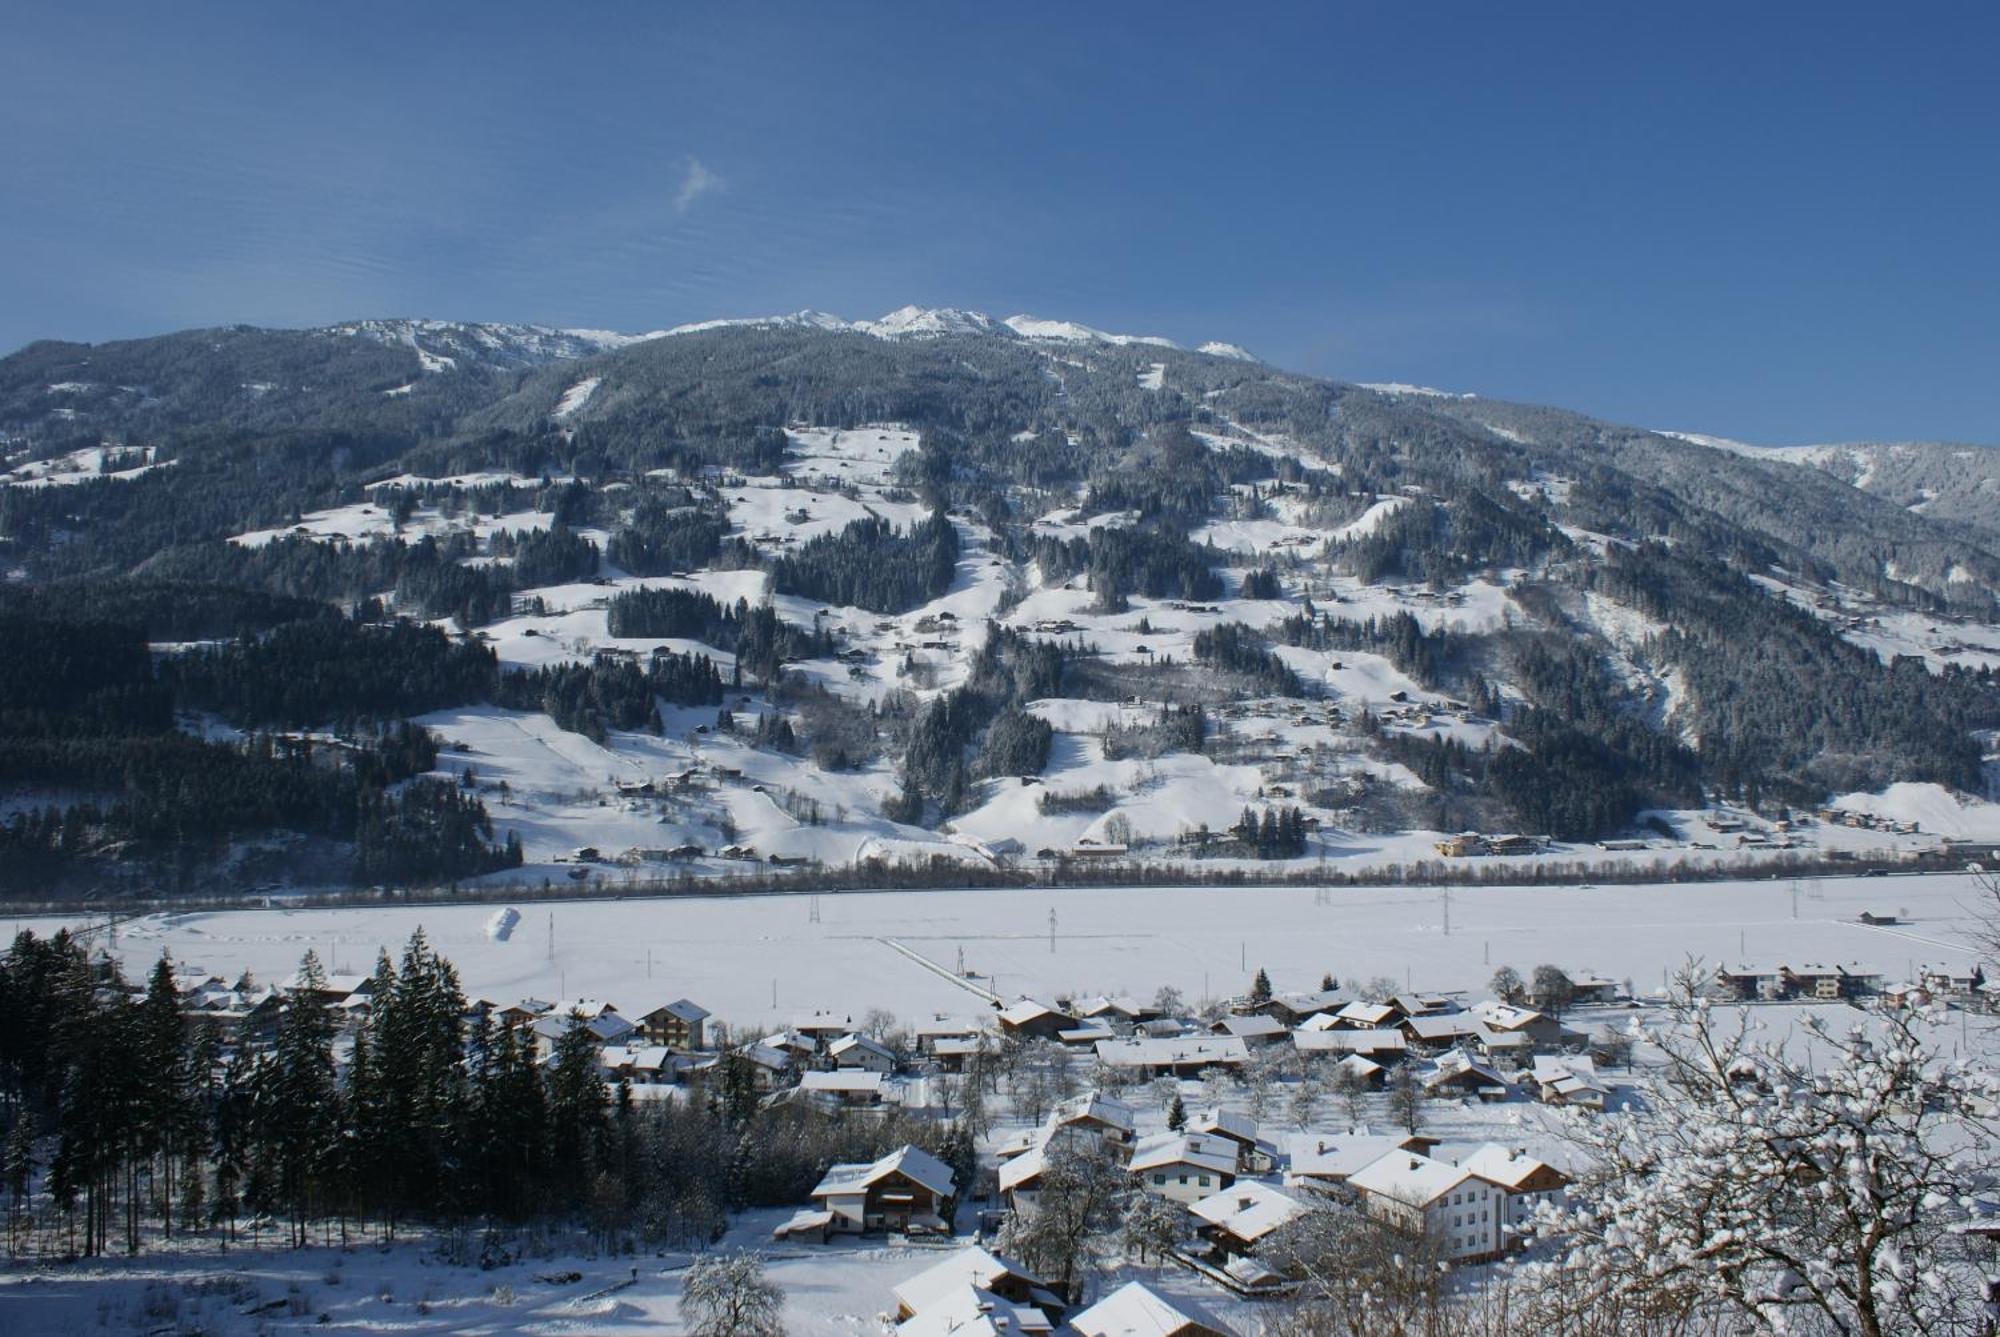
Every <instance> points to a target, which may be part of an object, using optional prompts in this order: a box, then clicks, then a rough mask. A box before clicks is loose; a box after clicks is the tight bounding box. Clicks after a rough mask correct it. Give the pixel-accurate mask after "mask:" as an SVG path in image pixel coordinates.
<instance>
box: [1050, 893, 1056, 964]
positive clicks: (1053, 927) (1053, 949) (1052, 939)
mask: <svg viewBox="0 0 2000 1337" xmlns="http://www.w3.org/2000/svg"><path fill="white" fill-rule="evenodd" d="M1055 954H1056V908H1055V907H1054V906H1053V905H1051V906H1050V907H1049V955H1050V956H1054V955H1055Z"/></svg>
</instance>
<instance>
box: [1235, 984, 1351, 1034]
mask: <svg viewBox="0 0 2000 1337" xmlns="http://www.w3.org/2000/svg"><path fill="white" fill-rule="evenodd" d="M1347 1001H1348V1000H1347V997H1346V995H1344V994H1342V993H1341V992H1340V990H1338V989H1315V990H1312V991H1311V992H1309V993H1280V994H1273V995H1271V997H1269V998H1267V999H1265V1000H1264V1001H1263V1002H1261V1003H1255V1004H1252V1005H1251V1006H1250V1007H1249V1008H1248V1009H1246V1010H1247V1011H1250V1012H1255V1013H1258V1014H1259V1015H1261V1016H1266V1017H1276V1018H1277V1019H1278V1020H1279V1021H1281V1022H1283V1023H1284V1024H1285V1025H1287V1026H1296V1025H1298V1024H1299V1023H1300V1022H1302V1021H1304V1020H1305V1019H1306V1018H1307V1017H1311V1016H1316V1015H1318V1014H1320V1013H1322V1012H1333V1011H1335V1010H1336V1009H1338V1008H1341V1007H1343V1006H1345V1005H1346V1003H1347Z"/></svg>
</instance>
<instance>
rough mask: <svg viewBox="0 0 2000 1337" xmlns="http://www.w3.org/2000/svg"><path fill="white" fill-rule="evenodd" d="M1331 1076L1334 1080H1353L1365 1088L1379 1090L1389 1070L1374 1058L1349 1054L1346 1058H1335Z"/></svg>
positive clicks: (1386, 1079) (1386, 1078)
mask: <svg viewBox="0 0 2000 1337" xmlns="http://www.w3.org/2000/svg"><path fill="white" fill-rule="evenodd" d="M1333 1076H1334V1080H1335V1081H1336V1082H1342V1081H1345V1082H1353V1083H1356V1084H1358V1085H1360V1086H1361V1087H1362V1088H1363V1089H1365V1090H1369V1091H1379V1090H1381V1089H1382V1086H1383V1084H1384V1083H1385V1082H1387V1081H1388V1079H1389V1070H1388V1069H1387V1068H1385V1067H1383V1066H1382V1065H1381V1064H1379V1063H1377V1062H1376V1061H1375V1060H1374V1059H1371V1058H1363V1057H1361V1055H1359V1054H1349V1055H1348V1056H1347V1057H1346V1058H1343V1059H1337V1060H1335V1062H1334V1065H1333Z"/></svg>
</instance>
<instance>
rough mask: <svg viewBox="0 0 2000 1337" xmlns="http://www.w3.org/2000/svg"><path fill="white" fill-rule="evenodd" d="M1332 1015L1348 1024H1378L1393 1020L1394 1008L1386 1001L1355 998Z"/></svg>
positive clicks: (1394, 1015)
mask: <svg viewBox="0 0 2000 1337" xmlns="http://www.w3.org/2000/svg"><path fill="white" fill-rule="evenodd" d="M1333 1015H1334V1016H1335V1017H1336V1018H1338V1019H1339V1020H1341V1021H1344V1022H1346V1023H1347V1024H1348V1025H1350V1026H1380V1025H1381V1024H1382V1023H1383V1022H1385V1021H1393V1020H1395V1017H1396V1009H1395V1008H1393V1007H1391V1006H1390V1005H1389V1004H1387V1003H1364V1002H1362V1001H1361V1000H1360V999H1358V998H1357V999H1355V1000H1354V1001H1353V1002H1351V1003H1348V1004H1346V1005H1345V1006H1343V1007H1342V1008H1341V1009H1340V1011H1338V1012H1336V1013H1334V1014H1333Z"/></svg>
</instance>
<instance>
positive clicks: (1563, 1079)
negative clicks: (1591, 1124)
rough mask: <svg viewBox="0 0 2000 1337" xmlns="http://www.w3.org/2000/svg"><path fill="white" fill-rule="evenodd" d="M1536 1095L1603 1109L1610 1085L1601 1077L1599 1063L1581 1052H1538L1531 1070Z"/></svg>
mask: <svg viewBox="0 0 2000 1337" xmlns="http://www.w3.org/2000/svg"><path fill="white" fill-rule="evenodd" d="M1528 1079H1529V1080H1530V1081H1532V1082H1533V1083H1534V1084H1535V1097H1536V1099H1538V1100H1541V1101H1543V1102H1544V1103H1546V1104H1550V1105H1576V1106H1579V1107H1581V1108H1583V1109H1591V1110H1598V1111H1600V1112H1601V1111H1602V1110H1603V1109H1604V1102H1605V1099H1606V1097H1608V1096H1609V1095H1610V1094H1611V1088H1610V1087H1608V1086H1606V1085H1604V1083H1603V1082H1601V1081H1599V1080H1598V1076H1597V1063H1596V1061H1595V1060H1593V1059H1591V1058H1588V1057H1586V1056H1585V1055H1582V1054H1537V1055H1536V1056H1535V1066H1534V1068H1533V1069H1532V1070H1531V1072H1530V1073H1529V1078H1528Z"/></svg>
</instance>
